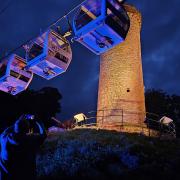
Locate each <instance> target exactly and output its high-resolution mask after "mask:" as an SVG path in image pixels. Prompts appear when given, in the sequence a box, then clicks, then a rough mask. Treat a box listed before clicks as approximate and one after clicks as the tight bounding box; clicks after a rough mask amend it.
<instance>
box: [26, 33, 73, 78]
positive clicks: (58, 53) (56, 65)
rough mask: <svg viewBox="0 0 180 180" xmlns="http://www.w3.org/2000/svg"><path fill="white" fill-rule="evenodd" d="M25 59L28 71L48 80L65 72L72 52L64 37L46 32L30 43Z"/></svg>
mask: <svg viewBox="0 0 180 180" xmlns="http://www.w3.org/2000/svg"><path fill="white" fill-rule="evenodd" d="M26 59H27V67H26V68H27V69H28V70H30V71H32V72H33V73H34V74H37V75H39V76H41V77H43V78H45V79H47V80H49V79H52V78H54V77H56V76H57V75H59V74H61V73H63V72H65V71H66V70H67V68H68V66H69V64H70V62H71V60H72V50H71V46H70V44H69V42H68V40H67V39H66V38H65V37H63V36H61V35H59V34H58V33H56V32H55V31H53V30H48V31H47V32H45V33H43V34H42V35H41V36H39V37H38V38H37V39H35V41H34V42H33V43H31V45H30V46H29V47H28V52H27V58H26Z"/></svg>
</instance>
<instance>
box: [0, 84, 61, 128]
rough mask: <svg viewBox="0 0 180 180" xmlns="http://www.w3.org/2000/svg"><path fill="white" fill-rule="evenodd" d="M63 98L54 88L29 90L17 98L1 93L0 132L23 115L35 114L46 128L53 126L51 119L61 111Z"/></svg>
mask: <svg viewBox="0 0 180 180" xmlns="http://www.w3.org/2000/svg"><path fill="white" fill-rule="evenodd" d="M61 98H62V96H61V94H60V93H59V91H58V90H57V89H56V88H52V87H45V88H42V89H41V90H38V91H34V90H27V91H24V92H22V93H21V94H19V95H17V96H11V95H9V94H6V93H3V92H0V99H1V105H0V108H1V109H0V130H1V131H2V130H3V129H4V128H6V127H7V126H10V125H11V124H13V123H14V122H15V121H16V119H17V118H18V117H19V116H20V115H21V114H23V113H30V114H34V115H35V116H36V117H37V118H38V119H41V120H42V121H43V122H44V123H45V126H46V127H49V126H51V125H52V123H53V122H52V121H51V120H50V119H51V117H52V116H55V115H56V113H59V112H60V111H61V106H60V100H61Z"/></svg>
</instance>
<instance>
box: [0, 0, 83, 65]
mask: <svg viewBox="0 0 180 180" xmlns="http://www.w3.org/2000/svg"><path fill="white" fill-rule="evenodd" d="M84 2H86V0H84V1H83V2H82V3H80V4H79V5H77V6H75V7H74V8H73V9H71V10H70V11H69V12H68V13H66V14H65V15H64V16H61V17H60V18H58V19H57V20H56V21H54V22H53V23H52V24H51V25H49V26H48V27H47V28H45V29H46V30H45V31H43V32H46V31H47V29H49V28H51V27H53V26H56V24H57V23H58V22H59V21H61V20H62V19H64V18H66V17H67V16H68V15H69V14H71V13H72V12H73V11H75V10H76V9H77V8H78V7H80V6H81V5H82V4H83V3H84ZM36 38H37V37H35V38H34V37H33V38H30V39H29V40H27V41H25V42H23V43H22V44H21V45H20V46H18V47H16V48H15V49H13V50H11V51H9V53H7V55H5V56H3V57H2V58H0V62H1V61H2V60H3V59H5V58H7V57H8V56H9V55H11V54H13V53H14V52H15V51H17V50H18V49H20V48H21V47H23V45H25V44H27V43H28V42H30V41H32V40H33V39H36Z"/></svg>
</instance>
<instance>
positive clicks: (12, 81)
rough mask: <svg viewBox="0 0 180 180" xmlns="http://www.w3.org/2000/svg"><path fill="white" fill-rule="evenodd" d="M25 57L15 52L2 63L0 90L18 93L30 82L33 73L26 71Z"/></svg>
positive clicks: (0, 68)
mask: <svg viewBox="0 0 180 180" xmlns="http://www.w3.org/2000/svg"><path fill="white" fill-rule="evenodd" d="M25 66H26V62H25V59H23V58H21V57H19V56H17V55H15V54H13V55H11V56H10V57H9V58H7V59H6V60H4V61H2V63H0V90H1V91H4V92H7V93H10V94H12V95H16V94H18V93H20V92H22V91H24V90H25V89H26V88H27V87H28V86H29V84H30V82H31V80H32V78H33V73H32V72H30V71H25V70H24V67H25Z"/></svg>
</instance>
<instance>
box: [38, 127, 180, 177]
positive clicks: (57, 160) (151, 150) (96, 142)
mask: <svg viewBox="0 0 180 180" xmlns="http://www.w3.org/2000/svg"><path fill="white" fill-rule="evenodd" d="M179 148H180V142H179V141H178V140H174V141H160V140H159V139H153V138H148V137H144V136H139V135H137V134H125V133H124V134H123V133H118V132H115V131H105V130H90V129H89V130H88V129H86V130H73V131H68V132H64V133H60V134H55V135H51V136H49V137H48V139H47V140H46V142H45V144H44V145H43V147H42V149H41V151H40V152H39V155H38V157H37V169H38V177H39V179H66V178H72V179H74V178H75V177H76V178H89V179H92V178H95V179H96V178H97V179H99V178H102V179H109V178H112V179H128V178H129V177H132V178H133V175H136V176H137V177H139V179H141V178H142V179H145V178H147V179H148V178H149V177H152V176H153V175H156V176H159V175H161V173H162V172H164V171H166V172H165V173H164V174H163V175H162V177H166V175H167V174H168V173H170V174H172V173H174V171H172V170H169V169H168V168H170V169H171V168H176V167H177V166H178V163H180V158H179ZM153 167H155V168H157V169H153ZM167 169H168V170H167ZM141 171H142V173H141ZM151 171H152V172H154V174H153V173H152V174H148V177H146V176H147V173H146V172H151ZM141 175H142V177H141Z"/></svg>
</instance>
